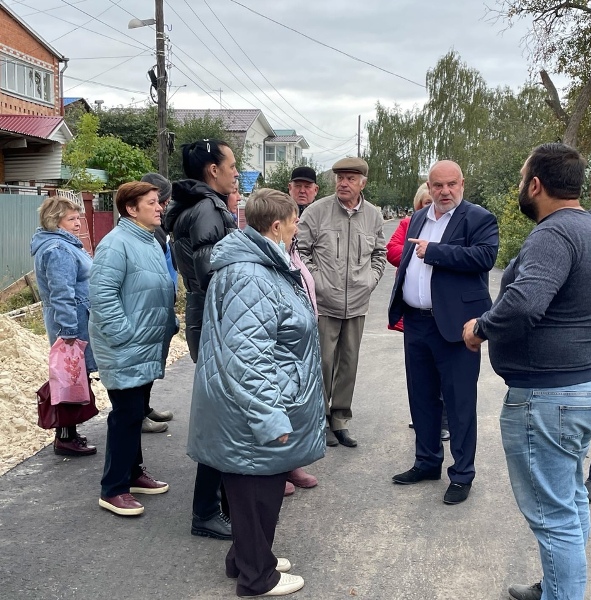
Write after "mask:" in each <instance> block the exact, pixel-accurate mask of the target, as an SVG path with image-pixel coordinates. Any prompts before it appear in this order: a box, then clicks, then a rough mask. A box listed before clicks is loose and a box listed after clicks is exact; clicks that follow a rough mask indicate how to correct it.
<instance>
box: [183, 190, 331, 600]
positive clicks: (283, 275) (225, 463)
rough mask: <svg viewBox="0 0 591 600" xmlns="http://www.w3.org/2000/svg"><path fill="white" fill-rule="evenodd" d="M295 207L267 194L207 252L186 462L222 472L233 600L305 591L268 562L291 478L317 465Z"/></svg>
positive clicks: (315, 402)
mask: <svg viewBox="0 0 591 600" xmlns="http://www.w3.org/2000/svg"><path fill="white" fill-rule="evenodd" d="M297 214H298V212H297V205H296V203H295V202H294V201H293V200H292V199H291V198H290V197H289V196H288V195H287V194H284V193H282V192H278V191H276V190H269V189H261V190H259V191H257V192H256V193H255V194H253V196H251V198H250V199H249V200H248V202H247V205H246V220H247V222H248V223H249V226H248V227H247V228H246V229H245V230H244V231H243V232H242V231H235V232H233V233H230V234H229V235H228V236H226V237H225V238H224V239H223V240H222V241H220V242H218V243H217V244H216V246H215V247H214V250H213V252H212V257H211V265H212V269H213V270H214V275H213V278H212V279H211V282H210V284H209V287H208V290H207V296H206V300H205V311H204V317H203V329H202V333H201V340H200V345H199V358H198V360H197V369H196V372H195V383H194V386H193V401H192V406H191V416H190V422H189V442H188V454H189V456H191V458H193V459H194V460H196V461H198V462H199V463H204V464H206V465H209V466H211V467H214V468H215V469H219V470H220V471H222V473H223V475H222V477H223V482H224V486H225V489H226V493H227V496H228V502H229V504H230V515H231V518H232V538H233V541H234V543H233V545H232V547H231V548H230V551H229V552H228V555H227V557H226V573H227V575H228V576H229V577H236V578H237V579H238V581H237V587H236V593H237V595H239V596H255V595H260V594H267V593H268V592H270V591H271V590H273V593H272V594H269V595H283V594H286V593H290V592H294V591H297V590H298V589H300V588H301V587H302V586H303V585H304V581H303V579H302V578H301V577H297V576H291V575H288V574H287V573H285V571H287V570H288V569H289V568H290V566H291V565H290V562H289V561H288V560H287V559H281V558H280V559H277V558H276V557H275V556H274V554H273V552H272V549H271V547H272V544H273V536H274V532H275V525H276V523H277V518H278V516H279V510H280V509H281V504H282V501H283V492H284V490H285V482H286V480H287V474H288V472H289V471H291V470H293V469H295V468H297V467H302V466H305V465H308V464H310V463H312V462H314V461H316V460H318V459H320V458H322V457H323V456H324V453H325V438H324V424H325V417H324V403H323V402H324V401H323V391H322V389H323V388H322V372H321V368H320V345H319V341H318V327H317V324H316V316H315V314H314V309H313V308H312V305H311V303H310V300H309V298H308V296H307V293H306V291H305V290H304V288H303V286H302V281H301V277H300V272H299V271H297V270H295V269H291V268H290V259H289V254H288V253H287V251H286V248H289V246H290V244H291V242H292V239H293V236H294V235H295V233H296V232H297V221H298V218H297Z"/></svg>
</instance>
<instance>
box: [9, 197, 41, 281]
mask: <svg viewBox="0 0 591 600" xmlns="http://www.w3.org/2000/svg"><path fill="white" fill-rule="evenodd" d="M45 198H47V196H39V195H36V194H35V195H33V194H0V215H1V217H0V290H1V289H4V288H5V287H7V286H8V285H10V284H11V283H13V282H15V281H16V280H17V279H20V278H21V277H22V276H23V275H25V274H26V273H28V272H29V271H32V270H33V257H32V256H31V246H30V244H31V238H32V237H33V233H35V229H36V228H37V227H38V225H39V213H38V212H37V209H38V208H39V207H40V206H41V203H42V202H43V200H45Z"/></svg>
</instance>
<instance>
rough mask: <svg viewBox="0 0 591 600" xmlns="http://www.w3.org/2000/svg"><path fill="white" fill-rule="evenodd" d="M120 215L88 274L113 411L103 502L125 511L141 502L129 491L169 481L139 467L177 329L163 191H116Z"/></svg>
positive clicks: (128, 187) (96, 345)
mask: <svg viewBox="0 0 591 600" xmlns="http://www.w3.org/2000/svg"><path fill="white" fill-rule="evenodd" d="M117 210H118V211H119V213H120V214H121V219H120V220H119V223H118V224H117V227H115V229H113V230H112V231H111V232H110V233H109V234H108V235H106V236H105V237H104V238H103V240H102V241H101V243H100V244H99V245H98V247H97V249H96V254H95V258H94V262H93V265H92V268H91V271H90V302H91V309H90V327H89V331H90V342H91V344H92V350H93V352H94V357H95V359H96V363H97V365H98V369H99V374H100V377H101V380H102V382H103V384H104V386H105V387H106V388H107V392H108V394H109V400H110V401H111V405H112V410H111V412H110V413H109V417H108V419H107V424H108V429H107V449H106V453H105V469H104V472H103V478H102V480H101V497H100V499H99V505H100V506H102V507H103V508H105V509H107V510H109V511H111V512H113V513H115V514H118V515H122V516H134V515H139V514H141V513H142V512H143V511H144V507H143V506H142V505H141V504H140V503H139V502H138V501H137V500H136V499H135V497H134V496H133V495H132V494H161V493H164V492H166V491H168V484H166V483H164V482H162V481H157V480H155V479H154V478H153V477H152V476H151V475H149V474H148V473H147V472H146V471H145V469H143V468H142V466H141V465H142V462H143V457H142V449H141V432H142V421H143V419H144V398H145V395H146V393H147V391H149V388H150V387H151V384H152V382H153V381H154V380H155V379H160V378H162V377H164V366H165V364H166V356H167V354H168V348H169V345H170V340H171V338H172V336H173V335H174V333H175V331H176V318H175V314H174V309H173V305H174V284H173V282H172V279H171V277H170V274H169V272H168V268H167V266H166V261H165V259H164V254H163V253H162V249H161V247H160V245H159V244H158V242H157V241H156V239H155V238H154V230H155V228H156V227H157V226H158V225H160V215H161V214H162V210H163V208H162V206H161V205H160V204H159V202H158V188H157V187H156V186H154V185H152V184H151V183H145V182H139V181H132V182H130V183H124V184H123V185H122V186H120V187H119V189H118V190H117Z"/></svg>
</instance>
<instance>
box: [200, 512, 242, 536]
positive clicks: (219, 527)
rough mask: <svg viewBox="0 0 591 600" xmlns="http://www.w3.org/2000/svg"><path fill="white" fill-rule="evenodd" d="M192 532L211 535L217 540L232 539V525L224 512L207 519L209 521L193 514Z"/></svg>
mask: <svg viewBox="0 0 591 600" xmlns="http://www.w3.org/2000/svg"><path fill="white" fill-rule="evenodd" d="M191 534H192V535H200V536H202V537H210V538H214V539H216V540H231V539H232V525H231V522H230V519H229V518H228V517H227V516H226V515H225V514H224V513H223V512H219V513H218V514H217V515H214V516H213V517H211V519H207V521H204V520H203V519H199V518H198V517H197V516H196V515H193V522H192V523H191Z"/></svg>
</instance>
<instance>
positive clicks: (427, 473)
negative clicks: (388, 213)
mask: <svg viewBox="0 0 591 600" xmlns="http://www.w3.org/2000/svg"><path fill="white" fill-rule="evenodd" d="M427 184H428V187H429V191H430V193H431V197H432V198H433V204H432V205H431V206H429V207H426V208H423V209H421V210H419V211H418V212H416V213H415V214H414V215H413V217H412V219H411V222H410V225H409V228H408V239H407V241H406V243H405V245H404V249H403V251H402V259H401V262H400V268H399V269H398V272H397V274H396V281H395V283H394V289H393V290H392V297H391V299H390V306H389V309H388V318H389V321H390V325H392V326H393V325H394V324H396V323H397V322H398V320H399V319H400V317H401V316H404V351H405V363H406V379H407V386H408V398H409V403H410V412H411V416H412V421H413V423H414V431H415V435H416V447H415V464H414V466H413V467H412V468H411V469H410V470H409V471H406V472H404V473H400V474H398V475H394V477H393V478H392V480H393V482H394V483H399V484H413V483H418V482H419V481H423V480H436V479H441V465H442V463H443V445H442V444H441V439H440V437H441V411H442V407H443V405H442V402H441V394H442V395H443V397H444V398H445V406H446V408H447V415H448V421H449V432H450V434H451V440H450V450H451V453H452V456H453V458H454V464H453V465H452V466H451V467H449V468H448V470H447V473H448V476H449V479H450V482H451V483H450V485H449V487H448V489H447V491H446V493H445V496H444V498H443V501H444V502H445V503H446V504H459V503H460V502H463V501H464V500H466V498H467V497H468V494H469V493H470V488H471V485H472V480H473V479H474V474H475V470H474V457H475V454H476V386H477V382H478V375H479V373H480V353H473V352H470V351H469V350H468V349H467V348H466V346H465V345H464V343H463V340H462V332H463V327H464V323H466V321H468V320H470V319H472V318H475V317H479V316H480V315H482V313H484V312H485V311H487V310H488V309H489V308H490V307H491V305H492V302H491V298H490V294H489V291H488V272H489V271H490V270H491V269H492V267H493V265H494V264H495V260H496V257H497V251H498V246H499V230H498V226H497V221H496V219H495V217H494V216H493V215H492V214H491V213H490V212H488V211H487V210H485V209H484V208H482V207H481V206H477V205H475V204H471V203H470V202H466V201H465V200H463V199H462V197H463V193H464V178H463V175H462V170H461V169H460V167H459V165H457V164H456V163H454V162H452V161H449V160H443V161H439V162H437V163H436V164H435V165H434V166H433V167H432V168H431V170H430V172H429V179H428V182H427Z"/></svg>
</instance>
